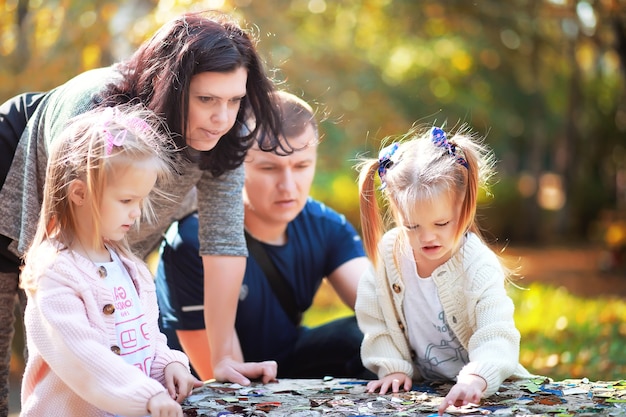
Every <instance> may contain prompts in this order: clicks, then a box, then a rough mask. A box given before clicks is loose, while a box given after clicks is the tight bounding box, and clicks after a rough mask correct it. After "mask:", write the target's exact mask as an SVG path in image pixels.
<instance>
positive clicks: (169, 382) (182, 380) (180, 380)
mask: <svg viewBox="0 0 626 417" xmlns="http://www.w3.org/2000/svg"><path fill="white" fill-rule="evenodd" d="M163 372H164V375H165V388H166V389H167V393H168V394H169V395H170V397H171V398H172V399H173V400H176V401H177V402H178V403H182V402H183V400H184V399H185V398H187V397H188V396H189V394H191V391H192V390H193V389H194V388H197V387H201V386H202V381H199V380H198V379H197V378H196V377H195V376H193V375H192V374H191V373H190V372H189V371H188V370H187V367H186V366H185V365H183V364H182V363H180V362H172V363H170V364H168V365H167V366H166V367H165V370H164V371H163Z"/></svg>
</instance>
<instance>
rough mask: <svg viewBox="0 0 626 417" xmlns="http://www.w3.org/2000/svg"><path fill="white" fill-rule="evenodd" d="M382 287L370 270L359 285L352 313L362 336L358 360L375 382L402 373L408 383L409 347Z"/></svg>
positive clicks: (382, 280) (385, 282)
mask: <svg viewBox="0 0 626 417" xmlns="http://www.w3.org/2000/svg"><path fill="white" fill-rule="evenodd" d="M378 272H379V273H381V274H382V273H383V272H382V271H378ZM386 284H387V280H386V279H385V278H377V276H376V271H374V268H373V267H370V268H368V270H367V271H366V272H365V273H364V274H363V276H362V277H361V280H360V281H359V286H358V290H357V299H356V305H355V313H356V317H357V320H358V323H359V327H360V329H361V331H362V332H363V334H364V337H363V343H362V345H361V359H362V360H363V364H364V365H365V367H367V368H368V369H369V370H371V371H372V372H374V373H376V374H377V375H378V377H379V378H383V377H385V376H387V375H390V374H395V373H402V374H404V375H406V376H407V378H408V379H409V380H410V379H411V378H412V377H413V365H412V362H411V354H410V350H409V345H408V341H407V340H406V337H405V334H404V333H403V331H402V330H401V329H400V325H399V324H398V321H397V319H396V313H395V309H394V305H393V300H392V299H391V297H390V295H389V292H388V291H387V289H386V287H385V285H386ZM392 379H393V378H392Z"/></svg>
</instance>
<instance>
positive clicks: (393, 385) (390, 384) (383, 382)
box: [367, 372, 413, 395]
mask: <svg viewBox="0 0 626 417" xmlns="http://www.w3.org/2000/svg"><path fill="white" fill-rule="evenodd" d="M412 385H413V381H411V378H409V377H408V376H407V375H406V374H403V373H402V372H395V373H393V374H389V375H387V376H385V377H384V378H382V379H379V380H376V381H370V382H368V383H367V392H375V391H376V390H377V389H379V388H380V395H385V394H386V393H387V390H390V391H389V392H400V389H403V390H405V391H410V390H411V386H412Z"/></svg>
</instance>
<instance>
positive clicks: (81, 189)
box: [69, 180, 87, 206]
mask: <svg viewBox="0 0 626 417" xmlns="http://www.w3.org/2000/svg"><path fill="white" fill-rule="evenodd" d="M86 196H87V184H85V182H84V181H82V180H73V181H72V182H71V183H70V186H69V198H70V201H71V202H72V203H74V204H76V205H77V206H82V205H83V204H85V198H86Z"/></svg>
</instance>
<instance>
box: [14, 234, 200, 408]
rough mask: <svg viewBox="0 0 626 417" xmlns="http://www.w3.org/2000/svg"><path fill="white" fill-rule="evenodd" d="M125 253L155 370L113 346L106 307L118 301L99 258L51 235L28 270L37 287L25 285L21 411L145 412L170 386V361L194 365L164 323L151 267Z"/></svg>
mask: <svg viewBox="0 0 626 417" xmlns="http://www.w3.org/2000/svg"><path fill="white" fill-rule="evenodd" d="M120 257H121V259H122V261H123V263H124V265H125V266H126V268H127V270H128V272H129V273H130V276H131V278H132V280H133V282H134V284H135V287H136V288H137V292H138V293H139V299H140V302H141V307H142V309H143V311H144V314H145V315H146V319H147V323H148V327H149V328H148V329H147V330H148V333H149V335H151V338H152V344H151V345H150V349H151V352H150V353H151V356H152V358H153V362H152V367H151V375H150V377H148V376H147V375H145V374H144V373H143V372H142V371H141V370H139V369H138V368H136V367H135V366H133V365H130V364H128V363H126V362H125V361H124V360H123V359H122V358H121V357H120V356H118V355H117V354H116V353H114V350H115V348H114V346H115V345H116V344H117V342H116V333H115V319H114V315H113V314H110V309H106V308H104V307H105V306H108V305H115V301H114V299H113V294H112V291H111V290H110V289H109V288H108V287H107V286H106V285H105V283H104V282H103V279H102V278H101V277H100V276H99V274H98V270H97V268H96V266H95V265H94V264H93V263H92V262H91V261H90V260H88V259H86V258H84V257H82V256H80V255H78V254H76V253H72V252H70V251H68V250H62V251H60V252H59V251H58V250H57V248H56V247H54V246H53V245H52V244H50V243H45V244H43V245H42V246H41V247H40V248H39V249H38V253H37V256H36V259H37V262H31V263H30V264H27V265H26V266H25V269H24V271H23V279H27V280H30V281H31V282H35V283H36V284H37V287H36V289H35V290H28V291H27V295H28V304H27V307H26V314H25V328H26V339H27V348H28V361H27V364H26V370H25V373H24V377H23V382H22V393H21V395H22V411H21V414H20V416H21V417H29V416H36V417H41V416H47V417H52V416H59V417H60V416H63V417H73V416H76V417H90V416H111V415H122V416H126V417H133V416H146V415H148V414H149V413H148V410H147V405H148V400H149V399H150V398H152V397H153V396H154V395H156V394H158V393H160V392H164V391H165V388H164V385H163V384H164V370H165V367H166V366H167V365H168V364H170V363H172V362H175V361H176V362H181V363H183V364H184V365H185V366H187V367H189V362H188V359H187V356H186V355H185V354H183V353H182V352H179V351H175V350H171V349H169V348H168V346H167V342H166V337H165V336H164V335H163V334H162V333H161V332H160V331H159V328H158V314H159V313H158V307H157V301H156V291H155V286H154V281H153V279H152V276H151V274H150V272H149V271H148V269H147V268H146V266H145V265H144V264H143V263H142V262H139V261H138V260H137V259H129V258H127V257H124V256H120ZM107 311H108V313H109V314H107Z"/></svg>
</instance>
